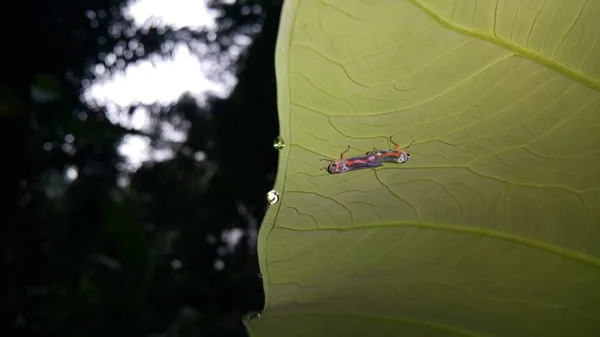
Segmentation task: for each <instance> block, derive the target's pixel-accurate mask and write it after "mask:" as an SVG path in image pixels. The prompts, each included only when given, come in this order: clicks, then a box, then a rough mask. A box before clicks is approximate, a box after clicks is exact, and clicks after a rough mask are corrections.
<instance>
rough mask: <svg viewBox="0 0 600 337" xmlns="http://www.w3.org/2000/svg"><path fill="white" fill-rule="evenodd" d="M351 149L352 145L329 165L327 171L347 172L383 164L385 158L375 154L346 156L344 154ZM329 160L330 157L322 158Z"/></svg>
mask: <svg viewBox="0 0 600 337" xmlns="http://www.w3.org/2000/svg"><path fill="white" fill-rule="evenodd" d="M349 150H350V146H348V149H346V151H344V152H342V154H341V155H340V159H338V160H334V161H333V162H332V163H331V164H329V166H327V172H329V173H332V174H336V173H346V172H348V171H353V170H360V169H365V168H371V167H378V166H382V165H383V158H382V157H380V156H377V155H375V154H366V155H364V156H356V157H351V158H347V159H346V158H345V156H344V154H345V153H346V152H348V151H349ZM322 160H328V161H331V160H329V159H322Z"/></svg>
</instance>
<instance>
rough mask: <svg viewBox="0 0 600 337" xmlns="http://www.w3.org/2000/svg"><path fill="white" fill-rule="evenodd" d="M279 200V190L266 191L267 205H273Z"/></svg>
mask: <svg viewBox="0 0 600 337" xmlns="http://www.w3.org/2000/svg"><path fill="white" fill-rule="evenodd" d="M278 201H279V192H277V191H275V190H270V191H269V192H267V202H268V203H269V205H275V204H276V203H277V202H278Z"/></svg>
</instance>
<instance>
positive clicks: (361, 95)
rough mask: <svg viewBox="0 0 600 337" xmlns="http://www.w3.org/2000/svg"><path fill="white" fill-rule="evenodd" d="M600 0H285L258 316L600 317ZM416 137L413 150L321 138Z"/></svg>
mask: <svg viewBox="0 0 600 337" xmlns="http://www.w3.org/2000/svg"><path fill="white" fill-rule="evenodd" d="M599 20H600V1H591V0H587V1H586V0H579V1H560V0H527V1H519V0H498V1H485V0H479V1H476V0H471V1H469V0H464V1H458V0H457V1H443V0H428V1H427V0H420V1H417V0H410V1H408V0H405V1H402V0H362V1H358V0H287V1H286V2H285V6H284V9H283V12H282V17H281V27H280V32H279V38H278V44H277V64H276V67H277V81H278V105H279V121H280V128H281V137H282V139H283V140H284V141H285V143H286V147H285V148H284V149H283V150H281V151H280V162H279V169H278V176H277V181H276V184H275V189H276V190H277V191H278V192H279V195H280V201H279V202H278V203H277V204H275V205H273V206H270V209H269V211H268V213H267V216H266V217H265V219H264V222H263V225H262V228H261V230H260V233H259V247H258V249H259V254H260V264H261V271H262V274H263V281H264V288H265V294H266V306H265V310H264V312H263V313H262V316H261V317H260V318H255V319H252V320H249V321H247V322H246V323H247V325H248V328H249V331H250V333H251V334H252V336H254V337H262V336H265V337H267V336H273V337H274V336H277V337H282V336H327V337H333V336H344V337H348V336H386V337H389V336H509V337H517V336H523V337H525V336H528V337H530V336H545V337H552V336H556V337H559V336H560V337H564V336H580V337H584V336H590V337H593V336H600V151H599V150H598V148H599V147H600V21H599ZM389 136H393V138H394V140H395V141H396V142H398V143H400V145H401V146H405V145H407V144H408V143H409V142H411V141H413V140H414V141H415V143H414V144H413V145H412V146H411V147H410V153H411V155H412V159H411V161H409V162H408V163H406V164H402V165H400V164H385V166H383V167H380V168H377V169H375V170H361V171H354V172H348V173H344V174H338V175H330V174H328V173H327V172H325V171H324V170H322V167H323V165H324V164H323V163H324V162H322V161H320V159H321V158H337V157H339V154H340V153H341V152H342V151H343V150H345V149H346V147H347V146H348V145H350V147H351V150H350V152H349V153H348V155H358V154H364V153H365V152H366V151H368V150H371V149H372V148H373V147H376V148H379V149H387V148H389V147H390V146H391V145H390V144H388V143H387V141H386V139H387V138H388V137H389Z"/></svg>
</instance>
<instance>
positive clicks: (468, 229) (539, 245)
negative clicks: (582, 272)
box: [275, 222, 600, 269]
mask: <svg viewBox="0 0 600 337" xmlns="http://www.w3.org/2000/svg"><path fill="white" fill-rule="evenodd" d="M387 227H413V228H419V229H430V230H438V231H445V232H455V233H461V234H471V235H478V236H483V237H487V238H492V239H497V240H503V241H508V242H511V243H514V244H520V245H523V246H526V247H530V248H534V249H538V250H541V251H545V252H548V253H552V254H555V255H558V256H560V257H563V258H567V259H570V260H574V261H578V262H581V263H584V264H586V265H589V266H591V267H594V268H597V269H600V258H597V257H594V256H591V255H587V254H584V253H582V252H578V251H575V250H571V249H567V248H563V247H559V246H557V245H554V244H550V243H547V242H544V241H538V240H534V239H531V238H526V237H523V236H519V235H515V234H509V233H503V232H500V231H495V230H491V229H486V228H479V227H472V226H452V225H443V224H436V223H428V222H419V223H416V222H378V223H369V224H360V225H355V226H352V227H340V228H335V227H329V228H327V227H320V228H318V229H315V228H307V229H301V228H293V227H287V226H277V227H275V228H279V229H286V230H291V231H298V232H305V231H313V230H318V231H352V230H363V229H373V228H387Z"/></svg>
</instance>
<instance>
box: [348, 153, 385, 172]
mask: <svg viewBox="0 0 600 337" xmlns="http://www.w3.org/2000/svg"><path fill="white" fill-rule="evenodd" d="M382 165H383V160H382V158H381V157H379V156H376V155H364V156H356V157H352V158H348V159H346V166H347V167H348V170H360V169H365V168H371V167H378V166H382Z"/></svg>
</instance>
